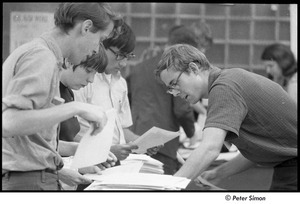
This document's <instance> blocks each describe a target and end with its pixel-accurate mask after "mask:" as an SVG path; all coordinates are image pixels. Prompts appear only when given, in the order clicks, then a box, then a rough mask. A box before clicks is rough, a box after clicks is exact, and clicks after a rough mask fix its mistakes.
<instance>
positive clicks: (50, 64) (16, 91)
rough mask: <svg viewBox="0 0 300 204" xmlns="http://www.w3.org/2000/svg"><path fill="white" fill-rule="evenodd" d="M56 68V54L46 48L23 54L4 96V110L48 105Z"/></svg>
mask: <svg viewBox="0 0 300 204" xmlns="http://www.w3.org/2000/svg"><path fill="white" fill-rule="evenodd" d="M55 68H57V64H56V59H55V56H54V55H53V54H52V53H51V51H49V50H46V49H44V48H36V49H34V50H30V51H28V52H27V53H25V54H24V55H22V56H21V57H20V58H19V60H18V61H17V63H16V65H15V74H14V76H13V77H12V79H11V80H10V81H9V84H8V85H7V90H6V93H7V94H6V95H5V96H4V97H3V98H2V112H3V111H4V110H5V109H7V108H17V109H23V110H30V109H40V108H42V107H44V106H45V105H47V103H49V95H50V91H51V90H52V89H51V86H52V83H53V80H54V77H53V75H54V69H55Z"/></svg>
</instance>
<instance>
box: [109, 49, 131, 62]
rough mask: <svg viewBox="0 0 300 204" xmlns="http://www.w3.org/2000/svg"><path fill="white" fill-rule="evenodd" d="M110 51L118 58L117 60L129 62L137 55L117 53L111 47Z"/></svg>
mask: <svg viewBox="0 0 300 204" xmlns="http://www.w3.org/2000/svg"><path fill="white" fill-rule="evenodd" d="M108 49H109V50H110V51H111V52H112V53H113V54H114V55H115V56H116V60H122V59H124V58H126V59H128V60H129V59H133V58H134V57H135V55H134V54H133V53H129V54H124V53H121V52H116V51H114V50H113V49H111V48H110V47H109V48H108Z"/></svg>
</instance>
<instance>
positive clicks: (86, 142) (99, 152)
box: [71, 109, 116, 168]
mask: <svg viewBox="0 0 300 204" xmlns="http://www.w3.org/2000/svg"><path fill="white" fill-rule="evenodd" d="M106 115H107V123H106V125H105V126H104V128H103V130H102V131H101V132H100V133H98V134H97V135H93V136H91V135H90V134H91V132H92V128H90V129H89V131H88V132H87V133H86V134H85V136H84V137H83V138H82V139H81V141H80V143H79V145H78V147H77V151H76V153H75V155H74V158H73V162H72V164H71V168H82V167H87V166H92V165H96V164H99V163H102V162H105V161H106V159H107V156H108V153H109V150H110V147H111V144H112V138H113V131H114V125H115V118H116V112H115V110H114V109H110V110H108V111H106Z"/></svg>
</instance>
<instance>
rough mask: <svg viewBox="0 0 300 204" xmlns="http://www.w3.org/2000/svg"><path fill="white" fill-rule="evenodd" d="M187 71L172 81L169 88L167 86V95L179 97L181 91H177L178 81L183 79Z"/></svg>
mask: <svg viewBox="0 0 300 204" xmlns="http://www.w3.org/2000/svg"><path fill="white" fill-rule="evenodd" d="M184 71H185V69H183V70H182V71H181V72H180V74H179V75H178V77H177V79H176V80H175V81H174V80H173V81H172V82H171V83H170V84H169V85H168V86H167V89H168V90H167V93H169V94H172V95H174V96H177V95H179V94H180V91H179V90H176V89H175V87H176V86H177V84H178V80H179V78H180V77H181V75H182V73H183V72H184Z"/></svg>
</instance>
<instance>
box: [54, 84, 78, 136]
mask: <svg viewBox="0 0 300 204" xmlns="http://www.w3.org/2000/svg"><path fill="white" fill-rule="evenodd" d="M59 90H60V95H61V97H62V98H63V99H64V100H65V103H68V102H71V101H74V94H73V91H72V90H71V89H69V88H68V87H66V86H64V85H63V84H62V83H60V85H59ZM79 130H80V125H79V122H78V120H77V118H76V117H75V116H74V117H72V118H70V119H68V120H65V121H63V122H61V123H60V132H59V139H60V140H63V141H71V142H72V141H74V137H75V136H76V135H77V133H78V132H79Z"/></svg>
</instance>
